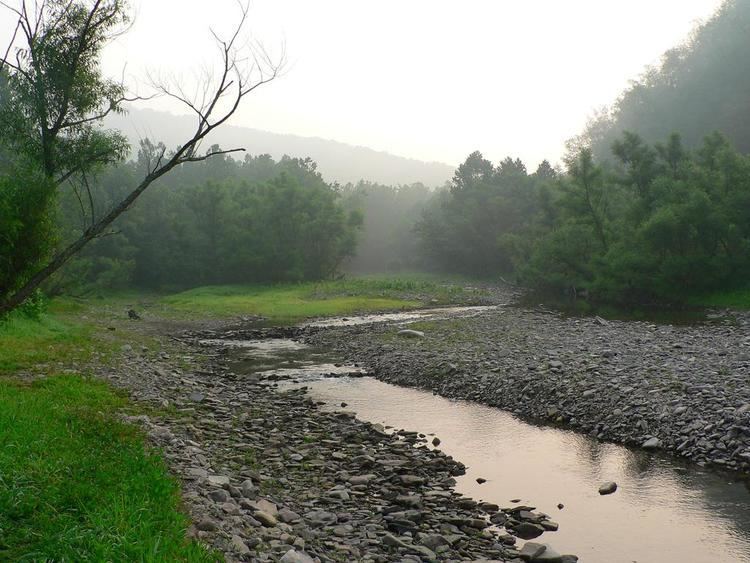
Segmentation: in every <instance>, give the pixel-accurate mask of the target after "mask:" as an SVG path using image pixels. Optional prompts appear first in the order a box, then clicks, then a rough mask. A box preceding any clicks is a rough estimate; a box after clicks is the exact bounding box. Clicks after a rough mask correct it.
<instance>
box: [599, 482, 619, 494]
mask: <svg viewBox="0 0 750 563" xmlns="http://www.w3.org/2000/svg"><path fill="white" fill-rule="evenodd" d="M616 490H617V483H615V482H614V481H607V482H606V483H602V484H601V485H600V486H599V494H600V495H611V494H612V493H614V492H615V491H616Z"/></svg>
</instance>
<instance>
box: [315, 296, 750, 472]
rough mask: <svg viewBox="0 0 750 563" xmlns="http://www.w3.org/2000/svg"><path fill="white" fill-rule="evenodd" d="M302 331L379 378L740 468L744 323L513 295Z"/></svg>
mask: <svg viewBox="0 0 750 563" xmlns="http://www.w3.org/2000/svg"><path fill="white" fill-rule="evenodd" d="M413 326H414V327H415V328H418V329H419V330H420V331H423V332H424V334H425V335H424V338H403V337H400V336H398V334H397V333H398V331H399V330H400V329H401V328H403V326H401V327H399V326H394V325H390V324H371V325H360V326H352V327H334V328H331V329H328V330H326V331H316V332H313V333H309V334H307V335H306V336H305V339H306V341H308V342H310V343H312V344H314V345H316V346H323V347H330V348H332V349H334V350H337V351H338V352H339V353H341V354H342V355H343V356H344V357H346V359H347V360H348V361H349V362H357V363H360V364H362V365H364V366H365V367H366V368H367V369H368V370H369V371H370V372H371V373H372V374H373V375H374V376H376V377H377V378H378V379H381V380H383V381H387V382H390V383H395V384H398V385H405V386H411V387H418V388H422V389H429V390H432V391H435V392H437V393H439V394H441V395H443V396H445V397H449V398H461V399H470V400H474V401H479V402H481V403H484V404H487V405H490V406H494V407H499V408H502V409H505V410H508V411H510V412H513V413H515V414H517V415H519V416H521V417H523V418H525V419H528V420H533V421H544V422H547V423H555V424H561V425H564V426H566V427H569V428H573V429H576V430H579V431H582V432H586V433H589V434H591V435H592V436H595V437H597V438H599V439H601V440H610V441H615V442H618V443H624V444H628V445H635V446H638V447H644V448H647V449H649V448H652V449H663V450H667V451H670V452H674V453H676V454H678V455H680V456H683V457H686V458H689V459H691V460H693V461H696V462H698V463H701V464H703V463H712V464H716V465H717V466H721V467H724V468H727V469H731V470H739V471H743V472H747V471H748V470H750V384H749V383H750V380H749V379H748V378H749V376H750V329H749V328H748V322H747V320H746V319H744V318H739V319H735V320H734V321H733V322H731V323H729V322H726V323H720V324H700V325H694V326H671V325H657V324H652V323H648V322H633V321H602V320H601V319H598V318H565V317H563V316H561V315H558V314H555V313H550V312H545V311H540V310H533V309H521V308H515V307H502V308H499V309H496V310H492V311H487V312H484V313H481V314H479V315H475V316H472V317H466V318H457V319H448V320H436V321H430V322H426V323H419V324H416V325H413Z"/></svg>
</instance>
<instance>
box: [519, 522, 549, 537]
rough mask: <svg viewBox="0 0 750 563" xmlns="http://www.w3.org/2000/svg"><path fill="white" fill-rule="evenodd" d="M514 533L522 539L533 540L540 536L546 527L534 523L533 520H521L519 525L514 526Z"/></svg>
mask: <svg viewBox="0 0 750 563" xmlns="http://www.w3.org/2000/svg"><path fill="white" fill-rule="evenodd" d="M512 531H513V534H514V535H516V536H518V537H519V538H521V539H522V540H533V539H534V538H538V537H539V536H541V535H542V534H543V533H544V528H542V527H541V526H540V525H539V524H532V523H531V522H521V523H520V524H519V525H518V526H515V527H514V528H512Z"/></svg>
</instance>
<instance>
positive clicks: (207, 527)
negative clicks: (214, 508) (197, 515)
mask: <svg viewBox="0 0 750 563" xmlns="http://www.w3.org/2000/svg"><path fill="white" fill-rule="evenodd" d="M195 527H196V528H197V529H198V530H200V531H201V532H215V531H216V530H218V529H219V525H218V524H217V523H216V522H214V521H213V520H211V519H210V518H203V519H202V520H201V521H200V522H198V523H197V524H196V525H195Z"/></svg>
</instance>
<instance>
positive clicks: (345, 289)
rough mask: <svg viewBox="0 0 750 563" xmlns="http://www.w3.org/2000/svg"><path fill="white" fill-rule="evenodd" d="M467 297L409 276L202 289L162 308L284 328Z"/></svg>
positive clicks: (453, 287)
mask: <svg viewBox="0 0 750 563" xmlns="http://www.w3.org/2000/svg"><path fill="white" fill-rule="evenodd" d="M479 293H481V292H477V295H478V294H479ZM472 297H476V295H473V294H472V293H471V292H469V291H467V290H465V289H464V288H463V286H462V285H461V284H458V283H445V282H442V281H438V280H437V279H434V278H431V277H428V276H410V277H400V278H385V277H367V278H355V279H350V280H339V281H328V282H317V283H301V284H278V285H261V286H259V285H254V286H207V287H201V288H197V289H191V290H189V291H184V292H182V293H178V294H176V295H171V296H168V297H164V298H163V299H162V300H161V303H162V304H164V305H165V306H166V307H168V308H169V309H172V310H174V311H177V312H181V313H183V314H186V313H189V314H198V315H203V316H212V317H223V316H237V315H258V316H262V317H265V318H267V319H269V320H270V321H273V322H277V323H283V322H294V321H297V320H301V319H304V318H309V317H325V316H340V315H352V314H356V313H370V312H375V311H384V310H401V309H415V308H419V307H424V306H438V305H446V304H450V303H456V302H461V301H464V300H466V299H471V298H472Z"/></svg>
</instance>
